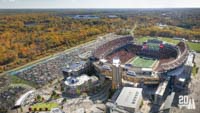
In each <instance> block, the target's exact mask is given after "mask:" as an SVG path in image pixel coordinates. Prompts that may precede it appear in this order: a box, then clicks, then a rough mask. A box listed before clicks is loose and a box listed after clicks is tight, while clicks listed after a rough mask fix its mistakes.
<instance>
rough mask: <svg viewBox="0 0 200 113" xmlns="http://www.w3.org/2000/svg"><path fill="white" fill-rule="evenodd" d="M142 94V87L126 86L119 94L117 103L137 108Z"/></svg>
mask: <svg viewBox="0 0 200 113" xmlns="http://www.w3.org/2000/svg"><path fill="white" fill-rule="evenodd" d="M141 96H142V88H132V87H124V88H123V89H122V91H121V93H120V94H119V96H118V98H117V100H116V104H117V105H119V106H122V107H129V108H136V107H137V105H138V104H140V103H138V102H139V101H138V100H139V98H140V97H141Z"/></svg>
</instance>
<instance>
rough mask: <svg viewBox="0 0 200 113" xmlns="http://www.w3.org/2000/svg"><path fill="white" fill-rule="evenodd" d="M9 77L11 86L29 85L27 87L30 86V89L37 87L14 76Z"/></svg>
mask: <svg viewBox="0 0 200 113" xmlns="http://www.w3.org/2000/svg"><path fill="white" fill-rule="evenodd" d="M9 77H10V79H11V83H13V84H26V85H29V86H32V87H35V88H37V87H38V86H37V85H36V84H35V83H33V82H30V81H26V80H23V79H21V78H19V77H17V76H15V75H10V76H9Z"/></svg>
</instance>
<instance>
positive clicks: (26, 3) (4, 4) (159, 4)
mask: <svg viewBox="0 0 200 113" xmlns="http://www.w3.org/2000/svg"><path fill="white" fill-rule="evenodd" d="M127 8H128V9H138V8H139V9H149V8H153V9H160V8H200V1H199V0H153V1H150V0H140V1H137V0H123V1H121V0H120V1H116V0H101V1H97V0H42V1H39V0H0V9H127Z"/></svg>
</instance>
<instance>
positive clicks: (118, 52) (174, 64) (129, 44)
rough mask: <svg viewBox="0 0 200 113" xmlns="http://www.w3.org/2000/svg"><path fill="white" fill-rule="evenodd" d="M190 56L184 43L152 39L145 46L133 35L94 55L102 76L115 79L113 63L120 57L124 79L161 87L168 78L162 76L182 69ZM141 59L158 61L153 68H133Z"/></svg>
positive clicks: (98, 70) (114, 41)
mask: <svg viewBox="0 0 200 113" xmlns="http://www.w3.org/2000/svg"><path fill="white" fill-rule="evenodd" d="M156 45H157V46H156ZM188 54H189V50H188V47H187V45H186V43H185V42H183V41H180V42H179V43H178V44H177V45H171V44H167V43H163V42H162V41H158V40H150V41H147V42H145V43H143V44H142V45H137V44H135V43H134V40H133V37H132V36H124V37H120V38H117V39H114V40H111V41H109V42H107V43H105V44H103V45H101V46H99V47H98V48H96V50H95V51H94V52H93V56H94V57H95V58H96V61H95V62H93V65H94V67H95V70H96V71H97V72H98V73H101V74H102V75H105V76H107V77H109V78H113V76H114V75H113V62H112V60H113V58H116V57H118V58H119V59H120V60H121V63H120V68H121V71H119V72H120V73H121V78H123V80H126V81H129V82H134V83H144V84H159V83H160V81H161V80H163V78H164V77H163V76H162V75H163V74H165V73H167V72H169V71H172V70H174V69H176V68H178V67H180V66H182V65H183V64H184V63H185V61H186V60H187V57H188ZM138 56H139V57H145V58H150V59H156V62H155V63H154V64H153V65H152V66H151V67H149V68H145V67H137V66H135V65H131V64H130V61H133V59H135V58H136V57H138ZM144 63H145V62H144ZM129 72H132V73H131V74H130V73H129Z"/></svg>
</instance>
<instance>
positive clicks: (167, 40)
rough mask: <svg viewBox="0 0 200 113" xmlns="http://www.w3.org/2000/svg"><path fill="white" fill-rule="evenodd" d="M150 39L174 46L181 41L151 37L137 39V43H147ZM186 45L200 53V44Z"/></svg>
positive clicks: (190, 43)
mask: <svg viewBox="0 0 200 113" xmlns="http://www.w3.org/2000/svg"><path fill="white" fill-rule="evenodd" d="M148 39H159V40H162V41H165V42H167V43H170V44H174V45H176V44H178V43H179V40H174V39H172V38H166V37H158V38H155V37H149V36H145V37H140V38H137V43H140V44H141V43H142V42H145V41H147V40H148ZM186 43H187V44H188V46H189V48H190V49H191V50H194V51H196V52H200V44H199V43H192V42H186Z"/></svg>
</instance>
